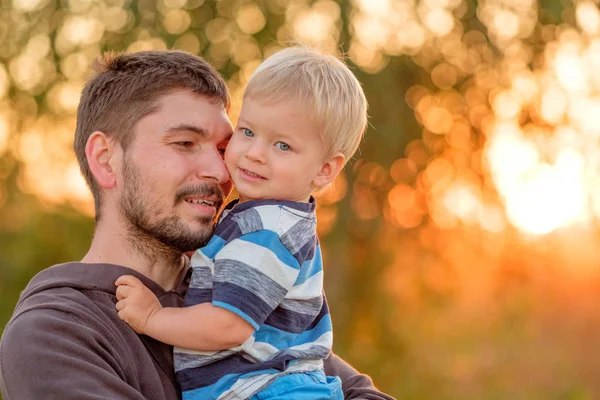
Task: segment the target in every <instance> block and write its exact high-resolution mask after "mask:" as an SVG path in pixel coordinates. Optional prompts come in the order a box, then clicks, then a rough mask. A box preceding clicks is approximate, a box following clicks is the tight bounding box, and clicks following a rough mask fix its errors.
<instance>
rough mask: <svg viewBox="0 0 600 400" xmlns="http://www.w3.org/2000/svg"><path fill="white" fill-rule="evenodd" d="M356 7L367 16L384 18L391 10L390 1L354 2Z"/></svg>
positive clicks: (358, 0) (365, 0) (361, 0)
mask: <svg viewBox="0 0 600 400" xmlns="http://www.w3.org/2000/svg"><path fill="white" fill-rule="evenodd" d="M355 2H356V3H358V6H359V7H360V8H361V9H362V10H363V11H365V12H366V13H368V14H373V15H378V16H381V17H384V16H386V15H389V12H390V10H391V8H392V5H391V3H390V0H355Z"/></svg>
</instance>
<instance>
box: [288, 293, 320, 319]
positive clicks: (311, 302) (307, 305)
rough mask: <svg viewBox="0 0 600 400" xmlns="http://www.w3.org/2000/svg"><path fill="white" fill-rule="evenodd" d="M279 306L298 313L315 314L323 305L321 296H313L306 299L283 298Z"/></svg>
mask: <svg viewBox="0 0 600 400" xmlns="http://www.w3.org/2000/svg"><path fill="white" fill-rule="evenodd" d="M279 307H281V308H285V309H286V310H290V311H294V312H297V313H300V314H308V315H312V316H315V315H317V314H319V312H320V311H321V307H323V296H318V297H313V298H312V299H306V300H292V299H283V301H282V302H281V304H279Z"/></svg>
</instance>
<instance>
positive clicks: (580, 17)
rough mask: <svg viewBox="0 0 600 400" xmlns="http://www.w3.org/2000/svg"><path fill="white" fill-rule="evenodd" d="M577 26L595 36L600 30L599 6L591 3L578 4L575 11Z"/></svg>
mask: <svg viewBox="0 0 600 400" xmlns="http://www.w3.org/2000/svg"><path fill="white" fill-rule="evenodd" d="M575 17H576V19H577V24H578V25H579V26H580V27H581V29H583V30H584V31H585V32H587V33H588V34H590V35H595V34H597V33H598V31H599V30H600V13H598V6H596V5H595V4H594V3H591V2H582V3H579V4H577V7H576V9H575Z"/></svg>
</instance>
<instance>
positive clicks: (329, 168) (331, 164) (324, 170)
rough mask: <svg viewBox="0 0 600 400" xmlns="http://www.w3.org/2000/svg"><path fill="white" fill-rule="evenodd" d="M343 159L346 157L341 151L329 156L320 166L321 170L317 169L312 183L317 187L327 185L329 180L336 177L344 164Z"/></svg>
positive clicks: (331, 180)
mask: <svg viewBox="0 0 600 400" xmlns="http://www.w3.org/2000/svg"><path fill="white" fill-rule="evenodd" d="M345 159H346V157H344V155H343V154H342V153H338V154H336V155H334V156H333V157H331V158H330V159H329V160H327V161H326V162H325V163H324V164H323V166H322V167H321V170H320V171H319V173H318V174H317V176H316V177H315V179H313V182H312V183H313V185H314V186H315V187H317V188H319V187H324V186H327V185H329V184H330V183H331V182H333V181H334V180H335V178H337V176H338V175H339V174H340V171H341V170H342V167H343V166H344V160H345Z"/></svg>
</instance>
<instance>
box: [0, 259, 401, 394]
mask: <svg viewBox="0 0 600 400" xmlns="http://www.w3.org/2000/svg"><path fill="white" fill-rule="evenodd" d="M124 274H130V275H135V276H137V277H138V278H140V279H141V280H142V282H144V284H146V286H148V287H149V288H150V289H151V290H152V291H153V292H154V293H155V294H156V296H157V297H158V298H159V299H160V301H161V303H162V304H163V305H164V306H181V305H182V303H183V295H184V293H185V290H186V289H187V285H188V283H189V278H188V277H186V278H184V279H182V280H181V282H180V283H179V284H178V285H177V288H176V289H175V290H171V291H165V290H163V289H162V288H161V287H159V286H158V285H157V284H156V283H154V282H153V281H151V280H150V279H148V278H146V277H145V276H143V275H141V274H139V273H137V272H136V271H133V270H131V269H129V268H125V267H121V266H118V265H110V264H81V263H68V264H61V265H56V266H54V267H51V268H48V269H46V270H44V271H42V272H40V273H39V274H38V275H36V276H35V277H34V278H33V279H32V280H31V282H30V283H29V285H27V287H26V288H25V290H24V291H23V292H22V293H21V297H20V299H19V302H18V304H17V307H16V308H15V312H14V314H13V316H12V318H11V320H10V321H9V323H8V324H7V325H6V328H5V330H4V333H3V335H2V340H1V341H0V389H1V390H2V396H3V398H4V400H24V399H41V398H43V399H61V400H69V399H78V400H88V399H114V400H119V399H128V400H134V399H139V400H143V399H147V400H154V399H156V400H159V399H160V400H164V399H168V400H175V399H180V394H179V390H178V387H177V382H176V381H175V375H174V373H173V361H172V357H171V351H172V348H171V347H170V346H167V345H166V344H163V343H161V342H158V341H156V340H154V339H152V338H150V337H148V336H145V335H137V334H136V333H135V332H134V331H133V330H131V329H130V328H129V327H128V326H127V325H126V324H125V323H124V322H122V321H121V320H120V319H119V317H118V316H117V313H116V311H115V302H116V299H115V285H114V282H115V280H116V279H117V278H118V277H119V276H121V275H124ZM188 276H189V274H188ZM325 372H326V373H327V374H328V375H338V376H339V377H340V378H341V379H342V382H343V389H344V395H345V397H346V398H347V399H352V398H361V399H391V397H389V396H387V395H385V394H383V393H381V392H378V391H377V389H375V388H374V387H373V384H372V382H371V380H370V379H369V377H367V376H365V375H361V374H359V373H358V372H357V371H356V370H354V369H353V368H352V367H350V366H349V365H348V364H346V363H345V362H344V361H343V360H342V359H340V358H339V357H337V356H335V355H332V356H330V357H329V358H327V359H326V360H325Z"/></svg>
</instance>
